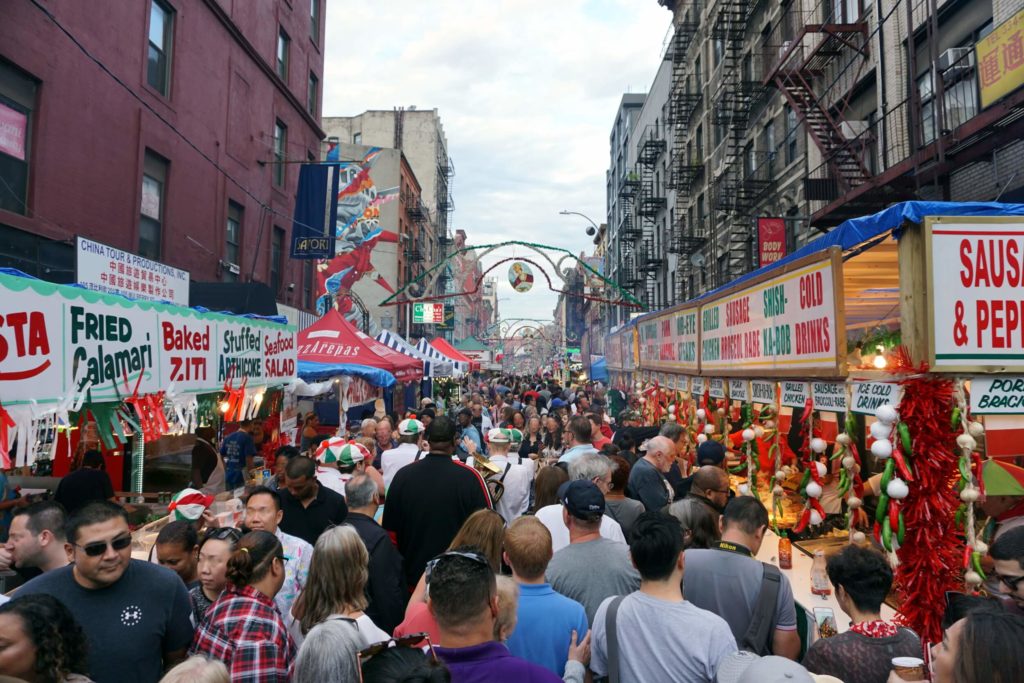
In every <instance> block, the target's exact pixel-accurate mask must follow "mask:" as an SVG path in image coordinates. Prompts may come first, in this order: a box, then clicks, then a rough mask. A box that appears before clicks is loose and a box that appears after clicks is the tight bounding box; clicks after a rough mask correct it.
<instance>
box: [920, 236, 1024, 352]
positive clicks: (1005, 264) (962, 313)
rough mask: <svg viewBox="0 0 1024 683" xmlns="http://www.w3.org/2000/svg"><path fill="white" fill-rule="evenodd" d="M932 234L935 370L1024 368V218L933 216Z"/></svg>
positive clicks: (928, 245)
mask: <svg viewBox="0 0 1024 683" xmlns="http://www.w3.org/2000/svg"><path fill="white" fill-rule="evenodd" d="M925 240H926V243H925V258H926V263H927V272H928V274H927V278H928V281H927V284H926V286H927V291H928V295H929V302H928V330H929V337H930V344H929V348H930V350H931V353H930V355H931V358H930V364H931V367H932V369H933V370H935V371H939V372H971V371H976V372H1003V371H1005V370H1008V369H1024V296H1022V295H1021V292H1024V218H1009V217H1008V218H1002V217H1000V218H995V217H975V216H972V217H969V218H968V217H959V218H952V217H950V218H938V217H933V218H927V219H925Z"/></svg>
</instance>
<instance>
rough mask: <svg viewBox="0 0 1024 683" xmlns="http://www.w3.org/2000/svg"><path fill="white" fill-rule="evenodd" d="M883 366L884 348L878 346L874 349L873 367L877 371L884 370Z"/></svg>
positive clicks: (884, 363) (884, 362) (884, 364)
mask: <svg viewBox="0 0 1024 683" xmlns="http://www.w3.org/2000/svg"><path fill="white" fill-rule="evenodd" d="M885 366H886V361H885V347H884V346H882V345H881V344H879V345H878V346H876V347H875V367H876V368H878V369H879V370H884V369H885Z"/></svg>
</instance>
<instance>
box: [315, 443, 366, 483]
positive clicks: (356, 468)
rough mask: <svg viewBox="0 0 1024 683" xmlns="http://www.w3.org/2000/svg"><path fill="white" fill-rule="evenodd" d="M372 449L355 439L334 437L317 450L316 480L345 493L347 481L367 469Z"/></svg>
mask: <svg viewBox="0 0 1024 683" xmlns="http://www.w3.org/2000/svg"><path fill="white" fill-rule="evenodd" d="M369 460H370V451H369V450H368V449H367V448H366V446H363V445H362V444H360V443H356V442H355V441H345V439H342V438H341V437H334V438H331V439H328V440H327V441H324V442H323V443H321V444H320V447H319V448H318V449H317V451H316V463H317V465H316V480H317V482H319V484H320V485H321V486H326V487H327V488H329V489H331V490H332V491H334V492H336V493H338V494H340V495H341V496H344V495H345V482H347V481H348V480H349V479H351V478H352V477H354V476H355V475H356V474H362V473H363V472H364V471H365V470H366V463H367V462H368V461H369Z"/></svg>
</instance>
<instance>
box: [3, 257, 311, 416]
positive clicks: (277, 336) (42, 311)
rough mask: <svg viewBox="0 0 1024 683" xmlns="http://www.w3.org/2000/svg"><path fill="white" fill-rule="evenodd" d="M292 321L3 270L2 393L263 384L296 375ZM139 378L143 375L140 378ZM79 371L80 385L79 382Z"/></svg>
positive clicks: (116, 393)
mask: <svg viewBox="0 0 1024 683" xmlns="http://www.w3.org/2000/svg"><path fill="white" fill-rule="evenodd" d="M295 361H296V350H295V332H294V329H293V328H290V327H286V326H284V325H280V324H277V323H273V322H270V321H265V320H255V319H254V320H250V319H245V318H238V317H235V316H227V315H221V314H216V313H200V312H198V311H194V310H191V309H187V308H178V307H175V306H168V305H163V304H153V303H148V302H141V303H137V302H127V301H125V300H124V299H123V298H120V297H112V296H108V295H105V294H100V293H97V292H89V291H86V290H82V289H76V288H72V287H62V286H58V285H54V284H51V283H48V282H43V281H40V280H30V279H28V278H21V277H13V276H6V275H0V396H2V397H3V401H4V404H5V405H14V404H17V403H21V402H25V401H28V400H36V401H40V402H47V401H51V402H52V401H54V400H56V399H58V398H59V397H61V396H67V395H69V394H71V393H73V392H74V391H75V390H77V389H78V388H80V387H81V386H84V385H85V384H86V383H88V384H89V385H90V391H91V392H92V400H94V401H116V400H119V397H120V398H124V397H125V396H128V395H131V393H132V392H133V391H134V390H135V388H136V386H138V390H139V393H140V394H148V393H154V392H157V391H160V390H165V389H167V388H168V387H169V386H170V385H171V384H172V383H173V384H174V386H175V389H176V390H177V391H179V392H182V393H185V392H191V393H198V392H208V391H217V390H219V389H221V388H222V387H223V386H224V383H225V381H226V380H227V379H228V378H231V379H232V380H233V383H234V386H236V387H238V386H239V385H240V384H241V380H242V378H248V383H247V385H248V386H250V387H259V386H263V385H268V384H284V383H287V382H289V381H290V380H291V378H293V377H294V376H295ZM140 377H141V379H140ZM76 380H77V383H78V384H77V385H76Z"/></svg>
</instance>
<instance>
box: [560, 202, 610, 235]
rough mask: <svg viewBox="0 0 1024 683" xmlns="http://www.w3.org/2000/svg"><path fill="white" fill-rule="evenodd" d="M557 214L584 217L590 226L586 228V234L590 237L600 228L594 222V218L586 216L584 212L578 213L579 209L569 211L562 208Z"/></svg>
mask: <svg viewBox="0 0 1024 683" xmlns="http://www.w3.org/2000/svg"><path fill="white" fill-rule="evenodd" d="M558 214H559V215H560V216H580V217H581V218H586V219H587V221H588V222H589V223H590V225H591V227H589V228H587V235H589V236H590V237H593V236H594V235H596V234H597V233H598V232H600V230H601V228H600V227H598V225H597V223H595V222H594V219H593V218H591V217H590V216H588V215H587V214H585V213H580V212H579V211H569V210H567V209H562V210H561V211H559V212H558Z"/></svg>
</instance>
